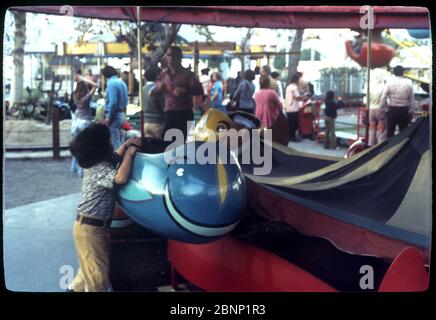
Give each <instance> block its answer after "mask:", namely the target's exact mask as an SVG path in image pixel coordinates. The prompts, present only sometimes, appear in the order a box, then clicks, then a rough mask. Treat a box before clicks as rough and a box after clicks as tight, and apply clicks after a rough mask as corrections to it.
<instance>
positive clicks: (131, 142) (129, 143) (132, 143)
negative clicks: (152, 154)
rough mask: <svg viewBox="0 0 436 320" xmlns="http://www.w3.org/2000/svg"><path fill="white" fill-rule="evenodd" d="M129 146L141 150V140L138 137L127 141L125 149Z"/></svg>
mask: <svg viewBox="0 0 436 320" xmlns="http://www.w3.org/2000/svg"><path fill="white" fill-rule="evenodd" d="M131 146H135V147H137V148H141V147H142V139H141V138H139V137H136V138H130V139H129V140H127V141H126V147H127V148H129V147H131Z"/></svg>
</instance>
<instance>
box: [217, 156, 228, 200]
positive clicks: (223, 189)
mask: <svg viewBox="0 0 436 320" xmlns="http://www.w3.org/2000/svg"><path fill="white" fill-rule="evenodd" d="M217 173H218V188H219V191H220V200H221V204H223V203H224V200H226V196H227V184H228V183H227V172H226V169H225V168H224V165H223V163H222V162H221V160H220V159H218V165H217Z"/></svg>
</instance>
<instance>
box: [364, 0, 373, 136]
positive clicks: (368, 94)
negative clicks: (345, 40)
mask: <svg viewBox="0 0 436 320" xmlns="http://www.w3.org/2000/svg"><path fill="white" fill-rule="evenodd" d="M372 15H373V11H372V7H371V6H368V49H367V53H366V74H367V76H366V109H365V112H366V115H367V118H366V119H367V122H369V121H368V120H369V119H368V118H369V117H368V116H369V104H370V101H371V90H370V82H371V81H370V80H371V36H372V26H373V21H372V18H373V16H372ZM367 126H368V124H367ZM367 133H368V130H366V134H365V142H366V143H368V134H367Z"/></svg>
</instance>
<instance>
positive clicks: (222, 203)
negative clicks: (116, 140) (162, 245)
mask: <svg viewBox="0 0 436 320" xmlns="http://www.w3.org/2000/svg"><path fill="white" fill-rule="evenodd" d="M213 148H215V150H216V151H215V152H213V153H212V154H213V156H211V157H208V159H213V158H215V161H209V162H214V163H206V164H202V163H204V161H203V162H202V163H199V162H200V161H197V160H196V155H197V153H198V152H200V151H201V152H200V154H203V153H204V154H205V155H207V156H208V155H209V154H208V152H209V151H211V150H213ZM218 149H219V148H218V144H217V143H215V142H201V141H193V142H189V143H187V144H183V145H179V146H178V147H176V148H174V149H172V150H169V151H166V152H162V153H155V154H152V153H142V152H137V153H136V155H135V158H134V160H133V165H132V171H131V175H130V178H129V180H128V182H127V183H126V184H124V185H123V186H121V187H120V188H119V189H118V191H117V202H118V205H119V206H120V207H121V208H122V209H123V210H124V212H126V214H127V215H128V216H129V217H130V218H131V219H132V220H134V221H135V222H137V223H138V224H140V225H141V226H143V227H145V228H147V229H149V230H151V231H153V232H154V233H156V234H159V235H161V236H162V237H165V238H168V239H173V240H178V241H182V242H188V243H206V242H210V241H213V240H216V239H218V238H219V237H221V236H223V235H225V234H227V233H229V232H230V231H231V230H233V228H234V227H235V226H236V225H237V224H238V222H239V220H240V219H241V215H242V212H243V209H244V208H245V205H246V186H245V179H244V175H243V173H242V170H241V167H240V165H239V164H238V162H237V159H236V157H235V155H234V154H233V153H231V152H228V154H227V155H226V156H225V159H223V158H222V157H220V154H219V150H218ZM204 150H208V151H205V152H204ZM215 155H216V156H215Z"/></svg>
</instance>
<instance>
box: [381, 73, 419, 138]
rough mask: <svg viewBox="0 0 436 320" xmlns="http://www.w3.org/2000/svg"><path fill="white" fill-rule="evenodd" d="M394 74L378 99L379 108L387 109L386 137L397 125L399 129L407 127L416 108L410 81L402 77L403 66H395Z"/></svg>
mask: <svg viewBox="0 0 436 320" xmlns="http://www.w3.org/2000/svg"><path fill="white" fill-rule="evenodd" d="M394 75H395V77H394V78H393V79H391V80H390V81H389V82H388V84H387V85H386V87H385V88H384V90H383V93H382V96H381V99H380V106H381V108H382V109H383V110H386V109H387V137H388V138H390V137H392V136H393V135H394V133H395V129H396V126H397V125H398V127H399V129H400V131H403V130H404V129H406V128H407V126H408V125H409V121H410V116H411V115H412V114H413V112H414V110H415V108H416V103H415V96H414V93H413V86H412V81H410V80H409V79H406V78H404V77H403V75H404V68H403V67H402V66H396V67H395V68H394ZM388 100H389V103H388Z"/></svg>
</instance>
